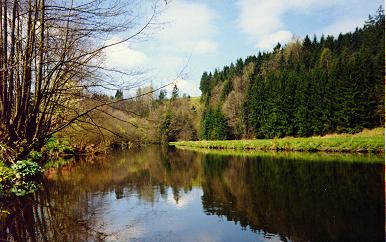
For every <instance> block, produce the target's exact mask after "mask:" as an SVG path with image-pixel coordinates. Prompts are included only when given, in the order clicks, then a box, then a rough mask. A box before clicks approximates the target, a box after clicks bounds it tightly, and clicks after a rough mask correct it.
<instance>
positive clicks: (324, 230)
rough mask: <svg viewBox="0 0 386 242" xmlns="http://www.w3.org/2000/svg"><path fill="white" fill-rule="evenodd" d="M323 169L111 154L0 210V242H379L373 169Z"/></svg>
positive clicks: (376, 168) (380, 216)
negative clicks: (108, 241)
mask: <svg viewBox="0 0 386 242" xmlns="http://www.w3.org/2000/svg"><path fill="white" fill-rule="evenodd" d="M326 159H327V158H326ZM345 159H347V157H346V158H345ZM353 159H356V158H353ZM358 159H359V158H358ZM366 159H368V158H366ZM371 159H380V158H379V157H378V158H371ZM327 160H328V161H327V162H324V161H323V156H322V157H318V159H317V160H313V161H309V160H306V159H298V157H296V156H295V157H293V156H283V155H279V156H278V155H261V156H232V155H217V154H202V153H196V152H191V151H183V150H175V149H169V150H166V149H160V148H159V147H152V148H147V149H143V150H141V151H136V152H134V151H131V152H125V153H118V154H115V155H112V156H109V157H103V158H99V159H98V160H92V161H86V162H82V163H81V165H76V166H75V165H74V166H68V167H66V168H63V169H59V170H56V171H55V172H50V173H49V174H48V175H47V179H46V181H45V185H44V189H43V190H42V191H40V192H38V193H36V194H34V195H33V196H30V197H27V198H24V199H20V200H15V201H7V202H6V203H3V204H1V205H0V208H1V210H3V211H8V212H9V213H10V215H8V216H7V215H6V213H4V212H3V215H2V218H1V224H0V240H10V241H25V240H29V241H98V240H100V241H105V240H110V241H114V240H116V241H126V240H144V241H149V240H152V241H181V240H183V241H197V240H199V241H256V240H258V241H260V240H274V241H279V240H281V241H290V240H291V241H377V240H379V241H383V239H384V204H385V202H384V165H383V162H380V163H350V162H333V161H331V157H329V158H328V159H327ZM0 216H1V215H0Z"/></svg>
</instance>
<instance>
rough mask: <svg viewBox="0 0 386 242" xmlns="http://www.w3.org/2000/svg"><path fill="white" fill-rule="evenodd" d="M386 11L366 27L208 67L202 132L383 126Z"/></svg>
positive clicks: (229, 134)
mask: <svg viewBox="0 0 386 242" xmlns="http://www.w3.org/2000/svg"><path fill="white" fill-rule="evenodd" d="M384 31H385V16H384V11H383V9H382V7H380V8H379V9H378V11H377V14H376V15H375V16H369V19H368V20H367V21H366V23H365V25H364V26H363V27H362V28H357V29H356V30H355V31H354V32H352V33H351V32H350V33H346V34H340V35H339V36H338V38H334V37H333V36H327V37H325V36H323V35H322V36H321V37H320V38H319V39H317V38H316V36H315V37H314V38H313V39H312V40H311V39H310V37H309V36H306V37H305V38H304V39H303V40H293V41H292V42H290V43H288V44H287V45H286V46H284V47H282V46H281V45H280V44H278V45H277V46H276V47H275V48H274V50H273V51H272V52H264V53H260V52H259V53H258V55H257V56H249V57H248V58H246V59H245V60H242V59H238V60H237V61H236V63H235V64H233V63H232V64H231V65H230V66H225V67H223V69H222V70H219V69H215V70H214V72H213V73H211V72H209V73H208V72H204V73H203V75H202V78H201V82H200V89H201V91H202V97H201V102H203V103H204V105H205V108H204V111H203V115H202V121H201V138H202V139H229V138H234V139H239V138H248V137H257V138H272V137H283V136H311V135H324V134H327V133H332V132H338V133H342V132H347V133H354V132H358V131H360V130H361V129H363V128H373V127H376V126H382V125H384V114H385V113H384V111H385V107H384V95H385V89H384V78H385V77H384V75H385V72H384V71H385V69H384V68H385V62H384V49H385V46H384V45H385V32H384Z"/></svg>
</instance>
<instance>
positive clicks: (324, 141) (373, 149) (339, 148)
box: [170, 128, 385, 153]
mask: <svg viewBox="0 0 386 242" xmlns="http://www.w3.org/2000/svg"><path fill="white" fill-rule="evenodd" d="M170 145H173V146H180V147H193V148H206V149H234V150H264V151H269V150H275V151H309V152H316V151H322V152H351V153H354V152H364V153H367V152H369V153H383V152H384V148H385V138H384V128H376V129H372V130H364V131H362V132H360V133H357V134H333V135H326V136H315V137H309V138H292V137H287V138H281V139H254V140H213V141H206V140H203V141H179V142H171V143H170Z"/></svg>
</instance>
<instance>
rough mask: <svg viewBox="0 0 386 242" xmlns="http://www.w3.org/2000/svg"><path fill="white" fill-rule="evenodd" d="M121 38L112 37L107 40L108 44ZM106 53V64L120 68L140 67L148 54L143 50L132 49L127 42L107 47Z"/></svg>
mask: <svg viewBox="0 0 386 242" xmlns="http://www.w3.org/2000/svg"><path fill="white" fill-rule="evenodd" d="M120 40H121V39H120V38H118V37H112V38H111V39H109V40H108V41H107V44H112V43H116V42H119V41H120ZM105 55H106V60H105V63H106V65H107V66H108V67H111V68H119V69H127V68H132V67H138V66H140V65H141V64H143V63H144V62H145V60H146V55H145V54H144V53H143V52H141V51H138V50H134V49H131V48H130V47H129V46H127V43H121V44H117V45H114V46H111V47H109V48H107V49H106V51H105Z"/></svg>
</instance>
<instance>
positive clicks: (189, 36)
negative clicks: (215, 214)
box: [106, 0, 384, 96]
mask: <svg viewBox="0 0 386 242" xmlns="http://www.w3.org/2000/svg"><path fill="white" fill-rule="evenodd" d="M383 3H384V2H383V0H382V1H380V0H367V1H363V0H324V1H323V0H235V1H230V0H211V1H209V0H208V1H204V0H195V1H193V0H172V1H168V4H167V5H166V8H165V9H164V10H163V12H162V14H161V15H159V16H158V19H157V21H158V22H159V23H164V24H163V25H162V28H155V29H150V30H149V31H150V32H149V34H150V37H149V38H148V39H147V40H146V41H133V42H129V43H125V44H122V45H119V46H115V47H113V48H112V49H110V50H108V52H107V53H106V64H107V65H109V66H111V67H115V68H121V69H138V68H139V69H141V70H145V71H146V73H147V74H146V76H147V78H146V83H145V85H148V84H150V83H152V85H153V86H154V87H158V86H160V85H163V84H166V83H169V82H171V81H172V80H174V79H176V77H177V76H178V74H179V73H180V72H181V71H182V70H183V75H182V76H181V77H180V78H178V80H177V86H178V87H179V89H180V92H181V93H187V94H189V95H191V96H198V95H200V91H199V88H198V87H199V82H200V77H201V75H202V73H203V72H204V71H213V70H214V68H216V67H218V68H221V67H222V66H224V65H229V64H230V63H231V62H235V60H236V59H237V58H240V57H241V58H245V57H247V56H248V55H253V54H257V53H258V52H259V51H267V50H271V49H272V48H273V46H274V45H275V44H276V43H277V42H281V43H282V44H285V43H286V42H288V41H290V40H291V39H292V38H293V36H295V37H301V38H302V37H304V36H305V35H306V34H308V35H311V36H313V35H314V34H316V35H317V36H320V35H321V34H322V33H324V34H325V35H328V34H333V35H337V34H339V33H340V32H343V33H345V32H349V31H353V30H355V28H356V27H357V26H362V25H363V24H364V21H365V20H366V19H367V18H368V15H369V14H375V12H376V10H377V9H378V7H379V6H380V5H384V4H383ZM117 39H119V37H117V36H115V37H114V36H113V37H112V41H114V40H117ZM171 89H172V86H170V87H168V88H167V90H168V92H169V93H170V92H171V91H170V90H171ZM126 95H127V94H126Z"/></svg>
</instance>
